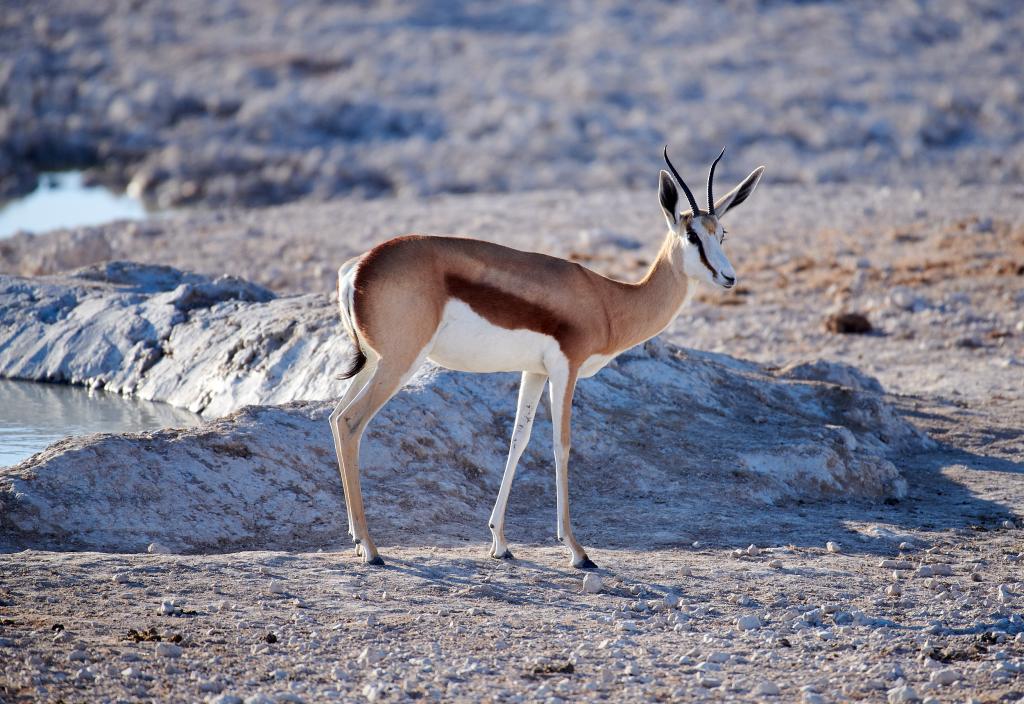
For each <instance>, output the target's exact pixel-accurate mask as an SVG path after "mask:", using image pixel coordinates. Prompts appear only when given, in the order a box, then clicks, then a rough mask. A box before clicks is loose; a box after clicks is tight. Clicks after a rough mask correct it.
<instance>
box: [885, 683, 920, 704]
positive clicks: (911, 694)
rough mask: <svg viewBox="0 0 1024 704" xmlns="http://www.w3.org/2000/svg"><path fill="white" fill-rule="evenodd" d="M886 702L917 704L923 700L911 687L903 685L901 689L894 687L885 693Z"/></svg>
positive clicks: (890, 703) (891, 703) (892, 703)
mask: <svg viewBox="0 0 1024 704" xmlns="http://www.w3.org/2000/svg"><path fill="white" fill-rule="evenodd" d="M885 695H886V700H887V701H888V702H889V704H902V702H917V701H921V698H920V697H919V696H917V692H915V691H914V689H913V687H911V686H910V685H903V686H901V687H893V688H892V689H890V690H889V691H888V692H886V693H885Z"/></svg>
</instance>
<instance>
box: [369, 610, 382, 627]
mask: <svg viewBox="0 0 1024 704" xmlns="http://www.w3.org/2000/svg"><path fill="white" fill-rule="evenodd" d="M378 623H379V619H378V618H377V614H374V613H369V614H366V625H367V626H376V625H377V624H378Z"/></svg>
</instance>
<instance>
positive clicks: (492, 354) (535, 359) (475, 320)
mask: <svg viewBox="0 0 1024 704" xmlns="http://www.w3.org/2000/svg"><path fill="white" fill-rule="evenodd" d="M559 357H563V355H562V350H561V348H560V347H559V346H558V341H557V340H555V338H553V337H551V336H550V335H543V334H541V333H539V332H533V331H532V330H509V329H507V328H503V327H500V326H498V325H494V324H493V323H491V322H489V321H488V320H487V319H486V318H483V317H482V316H480V315H477V314H476V313H474V312H473V309H472V308H470V307H469V305H467V304H466V303H463V302H462V301H460V300H457V299H453V300H450V301H448V303H447V305H445V307H444V315H443V316H442V318H441V324H440V325H439V326H438V328H437V335H436V336H435V337H434V342H433V345H432V347H431V350H430V353H429V354H428V355H427V358H428V359H430V360H431V361H432V362H434V363H436V364H440V365H441V366H442V367H447V368H448V369H455V370H457V371H462V372H521V371H527V372H536V373H538V374H546V373H547V369H548V366H549V363H550V362H552V361H554V360H555V359H556V358H559Z"/></svg>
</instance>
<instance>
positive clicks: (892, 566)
mask: <svg viewBox="0 0 1024 704" xmlns="http://www.w3.org/2000/svg"><path fill="white" fill-rule="evenodd" d="M878 566H879V567H882V568H884V569H887V570H912V569H914V566H913V565H912V564H910V563H909V562H907V561H906V560H882V561H881V562H879V563H878Z"/></svg>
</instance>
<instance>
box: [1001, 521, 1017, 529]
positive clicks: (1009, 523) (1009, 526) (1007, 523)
mask: <svg viewBox="0 0 1024 704" xmlns="http://www.w3.org/2000/svg"><path fill="white" fill-rule="evenodd" d="M1016 527H1017V524H1016V523H1014V522H1013V521H1003V528H1006V529H1007V530H1013V529H1015V528H1016Z"/></svg>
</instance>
